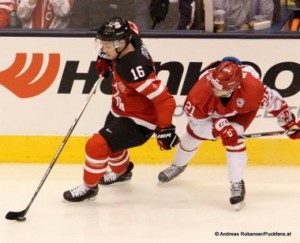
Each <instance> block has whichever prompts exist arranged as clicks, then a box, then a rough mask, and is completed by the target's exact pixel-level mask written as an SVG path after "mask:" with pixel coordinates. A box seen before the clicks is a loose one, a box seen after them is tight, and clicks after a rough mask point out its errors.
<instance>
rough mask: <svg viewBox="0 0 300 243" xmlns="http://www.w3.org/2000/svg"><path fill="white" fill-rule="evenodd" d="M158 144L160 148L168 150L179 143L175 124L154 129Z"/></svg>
mask: <svg viewBox="0 0 300 243" xmlns="http://www.w3.org/2000/svg"><path fill="white" fill-rule="evenodd" d="M155 134H156V139H157V143H158V146H159V147H160V149H161V150H170V149H172V148H173V147H175V146H176V145H177V144H178V143H179V141H180V140H179V137H178V136H177V134H176V133H175V126H174V125H171V126H170V127H167V128H157V129H156V130H155Z"/></svg>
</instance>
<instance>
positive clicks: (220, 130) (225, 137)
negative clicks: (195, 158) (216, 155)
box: [212, 118, 239, 146]
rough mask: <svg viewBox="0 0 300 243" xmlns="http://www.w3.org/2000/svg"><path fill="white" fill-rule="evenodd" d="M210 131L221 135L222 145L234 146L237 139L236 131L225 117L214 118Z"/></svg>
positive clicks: (216, 135)
mask: <svg viewBox="0 0 300 243" xmlns="http://www.w3.org/2000/svg"><path fill="white" fill-rule="evenodd" d="M212 133H213V136H214V137H221V139H222V143H223V145H224V146H236V145H237V142H238V140H239V136H238V134H237V131H236V130H235V129H234V127H233V126H232V125H231V124H230V123H229V121H228V120H227V119H226V118H220V119H214V121H213V130H212Z"/></svg>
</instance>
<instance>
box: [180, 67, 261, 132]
mask: <svg viewBox="0 0 300 243" xmlns="http://www.w3.org/2000/svg"><path fill="white" fill-rule="evenodd" d="M248 68H249V67H248V66H243V67H242V70H243V80H242V83H241V85H240V86H239V87H238V88H237V89H236V90H235V91H234V92H233V93H232V95H231V97H230V98H227V100H226V102H224V98H220V97H216V96H214V94H213V92H212V89H211V85H209V81H208V79H207V76H208V75H209V74H210V73H211V72H212V69H211V70H208V71H207V72H205V73H204V74H203V76H202V77H201V78H200V79H199V80H198V82H197V83H196V84H195V85H194V87H193V88H192V89H191V90H190V92H189V94H188V96H187V98H186V100H185V102H184V111H185V113H186V115H187V116H188V117H190V118H192V119H193V118H194V119H208V118H218V117H226V118H228V120H230V121H235V122H238V123H239V124H241V125H243V126H244V128H247V127H248V126H249V125H250V123H251V121H252V120H253V119H254V117H255V114H256V113H257V111H258V109H259V107H260V104H261V102H262V100H263V97H264V85H263V84H262V83H261V81H260V80H259V79H258V77H255V76H254V75H253V73H252V72H251V71H249V70H248ZM222 99H223V100H222ZM225 99H226V98H225Z"/></svg>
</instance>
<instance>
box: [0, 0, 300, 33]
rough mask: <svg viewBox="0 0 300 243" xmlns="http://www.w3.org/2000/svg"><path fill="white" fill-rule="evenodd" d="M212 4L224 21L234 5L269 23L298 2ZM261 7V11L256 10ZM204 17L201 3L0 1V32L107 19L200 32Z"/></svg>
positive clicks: (83, 25)
mask: <svg viewBox="0 0 300 243" xmlns="http://www.w3.org/2000/svg"><path fill="white" fill-rule="evenodd" d="M213 1H214V8H217V7H218V8H220V6H221V5H224V6H223V7H222V8H225V6H226V8H228V9H229V10H228V9H227V12H228V16H227V17H228V18H229V17H230V16H231V17H232V16H234V15H233V14H232V13H231V15H230V16H229V13H230V11H231V10H230V6H237V3H239V4H240V5H241V9H240V10H238V11H244V12H245V15H247V14H248V12H249V11H254V9H255V11H257V13H256V14H257V15H261V13H260V11H266V9H267V10H268V11H269V12H268V13H267V14H266V16H267V15H269V17H267V18H269V19H270V20H272V22H273V23H275V22H276V21H279V20H280V11H281V8H282V7H283V6H284V7H285V8H286V7H291V8H297V7H300V1H298V0H289V1H286V0H213ZM220 2H221V4H220ZM251 4H252V10H250V8H251V6H250V5H251ZM247 5H248V6H249V9H248V8H247V7H246V6H247ZM254 5H255V6H254ZM228 6H229V7H228ZM261 7H262V8H264V10H260V9H259V8H261ZM204 15H205V1H204V0H0V28H9V27H10V28H29V29H66V28H70V29H93V28H97V27H98V26H100V25H101V24H102V23H103V22H104V21H105V20H107V19H109V18H111V17H115V16H120V17H122V18H125V19H127V20H130V21H133V22H135V23H136V24H137V25H138V26H139V27H140V28H141V29H142V30H147V29H163V30H167V29H170V30H174V29H187V30H188V29H199V30H203V29H204V19H205V18H204ZM252 15H255V14H253V13H252ZM270 16H271V17H270ZM252 17H253V16H251V18H252ZM234 19H235V18H234ZM245 19H246V17H245ZM250 20H251V19H250ZM250 20H249V17H248V20H247V21H246V20H241V21H244V22H245V21H246V23H244V24H247V25H249V22H250ZM228 21H229V20H228ZM239 28H240V26H239V27H236V29H237V30H238V29H239Z"/></svg>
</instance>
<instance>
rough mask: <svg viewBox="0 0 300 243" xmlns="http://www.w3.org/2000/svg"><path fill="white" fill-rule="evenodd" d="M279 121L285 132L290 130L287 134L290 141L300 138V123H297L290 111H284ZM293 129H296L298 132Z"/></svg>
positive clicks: (278, 118) (279, 116)
mask: <svg viewBox="0 0 300 243" xmlns="http://www.w3.org/2000/svg"><path fill="white" fill-rule="evenodd" d="M277 121H278V124H279V126H281V127H282V128H283V129H284V130H287V131H288V130H290V131H288V132H287V135H288V137H289V138H290V139H299V138H300V121H298V122H296V118H295V115H294V114H293V113H292V112H290V111H289V110H288V109H286V110H283V111H282V112H281V113H280V114H279V115H278V116H277ZM293 129H296V131H295V130H293Z"/></svg>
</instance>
